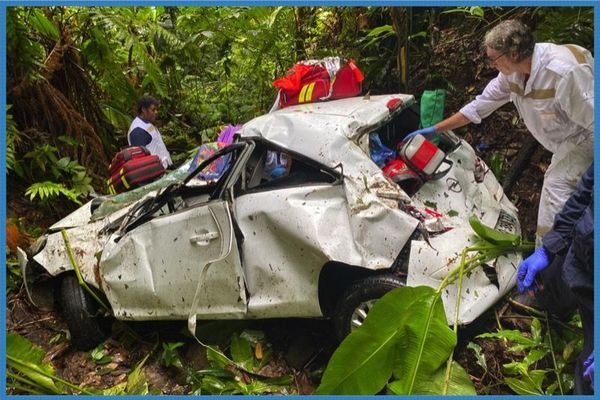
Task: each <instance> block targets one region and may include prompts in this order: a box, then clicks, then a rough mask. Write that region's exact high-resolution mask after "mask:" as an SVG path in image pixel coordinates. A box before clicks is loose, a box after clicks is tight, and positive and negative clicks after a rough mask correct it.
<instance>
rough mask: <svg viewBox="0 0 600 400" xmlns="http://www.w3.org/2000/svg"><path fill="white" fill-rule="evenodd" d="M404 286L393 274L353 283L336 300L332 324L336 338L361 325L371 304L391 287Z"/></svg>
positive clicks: (343, 336)
mask: <svg viewBox="0 0 600 400" xmlns="http://www.w3.org/2000/svg"><path fill="white" fill-rule="evenodd" d="M401 286H404V281H402V280H401V279H400V278H399V277H397V276H393V275H377V276H370V277H368V278H365V279H361V280H360V281H357V282H355V283H353V284H352V285H351V286H350V287H348V289H346V291H345V292H344V293H343V294H342V296H341V297H340V299H339V300H338V302H337V305H336V308H335V314H334V317H333V324H334V328H335V334H336V336H337V338H338V340H340V341H342V340H343V339H344V338H345V337H346V336H348V335H349V334H350V332H351V331H352V330H354V329H356V328H358V327H359V326H361V325H362V324H363V322H364V320H365V318H367V314H368V313H369V311H370V310H371V307H373V304H375V302H376V301H377V300H378V299H380V298H381V297H383V295H385V294H386V293H387V292H389V291H390V290H392V289H395V288H398V287H401Z"/></svg>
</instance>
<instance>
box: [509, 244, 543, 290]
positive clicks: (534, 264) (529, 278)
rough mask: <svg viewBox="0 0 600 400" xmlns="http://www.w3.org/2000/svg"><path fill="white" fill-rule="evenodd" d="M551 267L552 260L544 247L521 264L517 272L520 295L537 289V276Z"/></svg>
mask: <svg viewBox="0 0 600 400" xmlns="http://www.w3.org/2000/svg"><path fill="white" fill-rule="evenodd" d="M548 265H550V259H549V257H548V253H547V252H546V249H545V248H544V246H540V247H538V249H537V250H536V251H535V252H534V253H533V254H532V255H530V256H529V257H527V258H526V259H525V260H523V261H521V264H519V269H518V271H517V287H518V289H519V292H520V293H523V292H524V291H526V290H534V289H535V284H534V282H535V276H536V275H537V273H538V272H540V271H541V270H543V269H545V268H547V267H548Z"/></svg>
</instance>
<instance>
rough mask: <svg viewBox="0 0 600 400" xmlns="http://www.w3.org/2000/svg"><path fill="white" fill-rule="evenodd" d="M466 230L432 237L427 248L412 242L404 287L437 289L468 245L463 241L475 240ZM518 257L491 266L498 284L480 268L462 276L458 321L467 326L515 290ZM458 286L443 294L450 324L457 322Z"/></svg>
mask: <svg viewBox="0 0 600 400" xmlns="http://www.w3.org/2000/svg"><path fill="white" fill-rule="evenodd" d="M473 235H474V233H473V231H472V230H471V229H470V228H469V227H459V228H455V229H453V230H451V231H449V232H446V233H445V234H444V235H441V236H437V237H433V238H431V239H430V240H429V244H428V243H426V242H425V241H414V242H413V245H412V247H411V251H410V263H409V269H408V279H407V285H409V286H421V285H425V286H431V287H433V288H436V289H437V288H438V287H439V286H440V283H441V282H442V280H443V279H444V278H445V277H446V275H447V274H448V273H449V272H450V271H451V270H453V269H455V268H456V267H458V265H459V263H460V255H461V252H462V251H463V249H464V248H465V247H466V245H468V242H467V241H466V240H465V238H471V239H474V236H473ZM520 260H521V257H520V256H518V255H516V254H511V255H509V256H507V257H499V258H498V259H496V260H495V261H492V262H490V266H491V267H492V268H494V270H495V272H496V275H497V281H498V283H497V284H495V283H493V282H492V281H490V279H489V278H488V277H487V275H486V274H485V272H484V270H483V268H476V269H474V270H473V271H472V272H471V273H470V274H467V275H465V276H464V279H463V282H462V291H461V298H460V311H459V315H458V321H459V323H460V324H468V323H470V322H472V321H473V320H474V319H475V318H476V317H478V316H479V315H481V314H482V313H483V312H484V311H485V310H487V309H488V308H489V307H491V306H492V305H493V304H494V303H496V302H497V301H498V300H499V299H500V297H502V296H503V295H504V294H505V293H507V292H508V291H509V290H510V289H511V288H512V287H513V286H514V279H515V273H516V269H517V265H518V264H519V262H520ZM457 292H458V286H457V283H454V284H452V285H450V286H448V287H447V288H446V289H445V290H444V291H443V292H442V300H443V303H444V308H445V310H446V318H447V319H448V323H449V324H453V323H454V320H455V319H456V297H457Z"/></svg>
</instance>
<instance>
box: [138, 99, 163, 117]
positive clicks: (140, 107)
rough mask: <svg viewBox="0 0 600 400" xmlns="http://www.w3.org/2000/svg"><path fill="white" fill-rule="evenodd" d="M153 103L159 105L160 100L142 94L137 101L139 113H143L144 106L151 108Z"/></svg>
mask: <svg viewBox="0 0 600 400" xmlns="http://www.w3.org/2000/svg"><path fill="white" fill-rule="evenodd" d="M153 105H154V106H157V107H158V106H159V105H160V102H159V101H158V100H156V99H155V98H154V97H152V96H142V97H141V98H140V99H139V100H138V103H137V113H138V114H141V113H142V110H143V109H144V108H149V107H150V106H153Z"/></svg>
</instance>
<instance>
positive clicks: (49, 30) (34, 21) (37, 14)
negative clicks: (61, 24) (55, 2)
mask: <svg viewBox="0 0 600 400" xmlns="http://www.w3.org/2000/svg"><path fill="white" fill-rule="evenodd" d="M30 22H31V26H32V27H33V28H34V29H35V30H36V31H38V32H39V33H41V34H42V35H43V36H46V37H48V38H50V39H52V40H58V39H60V33H59V32H58V28H57V27H56V26H54V24H53V23H52V22H51V21H50V20H49V19H48V18H46V16H45V15H44V13H42V12H41V11H39V10H37V9H34V10H33V12H32V13H31V19H30Z"/></svg>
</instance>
